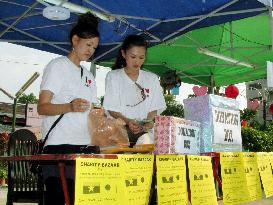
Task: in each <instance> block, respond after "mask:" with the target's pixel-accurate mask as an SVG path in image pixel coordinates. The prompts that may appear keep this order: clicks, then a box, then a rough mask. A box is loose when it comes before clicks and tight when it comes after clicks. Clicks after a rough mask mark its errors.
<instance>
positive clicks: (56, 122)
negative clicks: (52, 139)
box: [41, 114, 64, 152]
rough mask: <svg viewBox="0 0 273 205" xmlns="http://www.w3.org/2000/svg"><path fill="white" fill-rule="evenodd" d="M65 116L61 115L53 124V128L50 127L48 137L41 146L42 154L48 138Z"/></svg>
mask: <svg viewBox="0 0 273 205" xmlns="http://www.w3.org/2000/svg"><path fill="white" fill-rule="evenodd" d="M63 116H64V114H61V115H60V116H59V117H58V119H57V120H55V122H54V123H53V124H52V126H51V127H50V129H49V130H48V132H47V134H46V136H45V139H44V140H43V141H42V144H41V147H42V152H43V150H44V146H45V143H46V141H47V139H48V136H49V134H50V132H51V131H52V130H53V129H54V127H56V125H57V124H58V122H59V121H60V120H61V119H62V117H63Z"/></svg>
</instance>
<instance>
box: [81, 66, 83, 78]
mask: <svg viewBox="0 0 273 205" xmlns="http://www.w3.org/2000/svg"><path fill="white" fill-rule="evenodd" d="M82 76H83V68H82V67H81V79H82Z"/></svg>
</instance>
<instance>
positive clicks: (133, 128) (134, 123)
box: [128, 120, 142, 134]
mask: <svg viewBox="0 0 273 205" xmlns="http://www.w3.org/2000/svg"><path fill="white" fill-rule="evenodd" d="M128 126H129V129H130V130H131V131H132V133H134V134H138V133H140V132H142V126H141V125H140V124H138V122H137V121H135V120H129V122H128Z"/></svg>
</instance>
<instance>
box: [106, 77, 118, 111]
mask: <svg viewBox="0 0 273 205" xmlns="http://www.w3.org/2000/svg"><path fill="white" fill-rule="evenodd" d="M113 74H114V73H112V72H109V73H108V74H107V76H106V79H105V95H104V100H103V107H104V109H105V110H109V111H114V112H120V101H119V92H120V90H119V86H118V84H119V83H118V82H117V81H116V80H115V79H117V77H118V76H115V75H113Z"/></svg>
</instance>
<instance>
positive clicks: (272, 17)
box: [269, 5, 273, 51]
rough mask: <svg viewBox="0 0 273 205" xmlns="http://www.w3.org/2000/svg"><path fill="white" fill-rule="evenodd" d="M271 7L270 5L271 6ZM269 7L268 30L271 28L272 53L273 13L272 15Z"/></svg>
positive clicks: (272, 46)
mask: <svg viewBox="0 0 273 205" xmlns="http://www.w3.org/2000/svg"><path fill="white" fill-rule="evenodd" d="M271 6H272V5H271ZM271 6H269V18H270V21H269V22H270V28H271V49H272V51H273V16H272V15H273V13H272V7H271Z"/></svg>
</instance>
